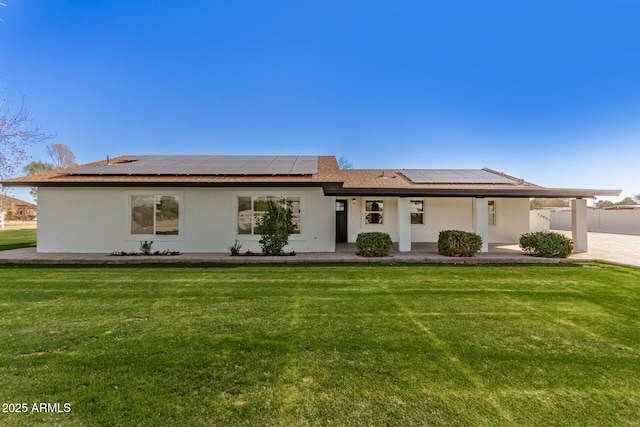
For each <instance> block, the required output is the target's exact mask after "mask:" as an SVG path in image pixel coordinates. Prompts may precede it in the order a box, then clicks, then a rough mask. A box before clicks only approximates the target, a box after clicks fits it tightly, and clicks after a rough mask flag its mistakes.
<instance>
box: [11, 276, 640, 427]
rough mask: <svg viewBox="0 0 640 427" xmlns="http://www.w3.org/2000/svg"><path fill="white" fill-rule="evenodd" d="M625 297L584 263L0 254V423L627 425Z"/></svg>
mask: <svg viewBox="0 0 640 427" xmlns="http://www.w3.org/2000/svg"><path fill="white" fill-rule="evenodd" d="M639 307H640V270H632V269H625V268H621V267H613V266H606V265H598V264H584V265H554V266H382V265H375V266H287V267H283V266H238V267H231V266H229V267H199V266H191V267H177V266H169V267H151V266H146V267H133V266H127V267H108V266H107V267H66V266H64V267H46V266H0V330H1V331H2V332H1V334H0V403H2V404H3V408H2V409H3V412H1V413H0V425H3V426H12V425H14V426H23V425H52V424H55V425H62V426H66V425H86V426H95V425H122V426H129V425H131V426H145V425H146V426H165V425H166V426H183V425H184V426H198V425H201V426H211V425H221V426H243V425H244V426H258V425H274V426H299V425H337V426H344V425H347V426H350V425H363V426H364V425H367V426H369V425H371V426H384V425H394V426H395V425H402V426H412V425H415V426H418V425H420V426H422V425H427V426H445V425H446V426H449V425H459V426H477V425H491V426H503V425H513V426H541V425H563V426H564V425H575V426H584V425H594V426H595V425H598V426H600V425H611V426H631V425H638V423H639V421H638V420H640V310H639ZM23 403H24V404H26V406H24V407H23V406H19V407H20V408H27V411H26V413H15V409H16V408H17V407H18V406H16V404H19V405H22V404H23ZM42 403H44V404H45V405H44V406H42V405H41V404H42ZM5 404H6V405H5ZM11 404H13V405H14V406H11ZM34 404H36V406H35V407H34ZM47 404H48V405H49V406H47ZM65 404H66V405H65ZM39 405H40V406H39ZM56 405H57V406H56ZM42 408H44V409H50V410H55V411H54V413H51V412H41V411H36V410H34V409H42ZM11 409H13V410H14V412H13V413H8V411H9V410H11ZM67 409H69V410H70V412H65V411H66V410H67ZM5 410H6V411H5Z"/></svg>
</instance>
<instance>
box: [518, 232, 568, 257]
mask: <svg viewBox="0 0 640 427" xmlns="http://www.w3.org/2000/svg"><path fill="white" fill-rule="evenodd" d="M520 247H521V248H522V250H523V251H524V252H525V253H527V254H529V255H533V256H538V257H544V258H566V257H568V256H569V255H571V252H572V251H573V242H572V241H571V239H569V238H567V237H565V236H564V235H562V234H560V233H554V232H552V231H538V232H535V233H525V234H523V235H522V236H520Z"/></svg>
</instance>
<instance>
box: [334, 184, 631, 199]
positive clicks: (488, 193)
mask: <svg viewBox="0 0 640 427" xmlns="http://www.w3.org/2000/svg"><path fill="white" fill-rule="evenodd" d="M620 193H621V190H600V189H581V188H540V187H537V188H457V189H456V188H339V187H326V188H325V195H326V196H349V197H358V196H377V197H501V198H509V197H534V198H535V197H541V198H561V199H565V198H570V199H572V198H577V199H581V198H595V197H597V196H619V195H620Z"/></svg>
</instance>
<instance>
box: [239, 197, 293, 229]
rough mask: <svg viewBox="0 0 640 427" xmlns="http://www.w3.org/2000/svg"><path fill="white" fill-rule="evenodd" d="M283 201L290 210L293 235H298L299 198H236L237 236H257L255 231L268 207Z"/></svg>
mask: <svg viewBox="0 0 640 427" xmlns="http://www.w3.org/2000/svg"><path fill="white" fill-rule="evenodd" d="M282 199H285V200H286V201H287V202H288V204H289V209H290V210H291V222H292V223H293V226H294V228H295V231H294V232H293V234H300V230H301V224H300V197H298V196H293V197H282V196H241V197H238V234H249V235H251V234H257V233H256V231H255V229H256V227H257V226H258V225H259V224H260V222H261V221H262V217H263V216H264V215H265V214H266V213H267V210H268V209H269V205H271V204H278V203H280V200H282Z"/></svg>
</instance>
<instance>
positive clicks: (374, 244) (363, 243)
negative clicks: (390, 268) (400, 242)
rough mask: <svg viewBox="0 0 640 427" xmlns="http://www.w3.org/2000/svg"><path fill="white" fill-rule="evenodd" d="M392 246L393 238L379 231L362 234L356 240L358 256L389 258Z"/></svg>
mask: <svg viewBox="0 0 640 427" xmlns="http://www.w3.org/2000/svg"><path fill="white" fill-rule="evenodd" d="M391 245H392V243H391V236H389V234H388V233H382V232H379V231H374V232H369V233H360V234H358V238H357V239H356V248H357V249H358V254H359V255H362V256H388V255H389V251H390V250H391Z"/></svg>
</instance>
